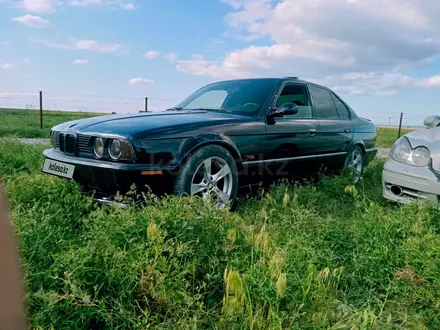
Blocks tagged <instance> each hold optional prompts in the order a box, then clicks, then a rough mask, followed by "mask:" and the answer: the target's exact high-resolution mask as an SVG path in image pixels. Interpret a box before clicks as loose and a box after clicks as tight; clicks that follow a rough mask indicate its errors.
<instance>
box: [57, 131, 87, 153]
mask: <svg viewBox="0 0 440 330" xmlns="http://www.w3.org/2000/svg"><path fill="white" fill-rule="evenodd" d="M53 134H54V135H55V146H54V148H55V149H56V150H58V151H60V152H63V153H65V154H68V155H76V156H91V155H92V150H91V148H90V139H91V136H89V135H83V134H76V133H65V132H53Z"/></svg>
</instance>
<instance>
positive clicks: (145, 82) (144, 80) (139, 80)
mask: <svg viewBox="0 0 440 330" xmlns="http://www.w3.org/2000/svg"><path fill="white" fill-rule="evenodd" d="M128 84H129V85H152V84H154V80H151V79H147V78H132V79H130V80H129V81H128Z"/></svg>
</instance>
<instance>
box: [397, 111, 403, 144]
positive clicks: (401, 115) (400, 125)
mask: <svg viewBox="0 0 440 330" xmlns="http://www.w3.org/2000/svg"><path fill="white" fill-rule="evenodd" d="M402 117H403V112H401V113H400V122H399V133H398V134H397V138H400V131H401V130H402Z"/></svg>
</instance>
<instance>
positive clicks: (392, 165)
mask: <svg viewBox="0 0 440 330" xmlns="http://www.w3.org/2000/svg"><path fill="white" fill-rule="evenodd" d="M439 179H440V178H439V177H437V176H436V175H435V174H434V173H433V172H432V171H431V170H430V169H429V168H427V167H415V166H410V165H406V164H402V163H399V162H396V161H395V160H394V159H392V158H389V159H388V160H387V162H386V163H385V165H384V169H383V172H382V191H383V197H384V198H386V199H388V200H391V201H394V202H398V203H403V204H408V203H410V202H411V201H413V200H421V201H429V202H433V203H435V204H438V203H439V198H440V181H439Z"/></svg>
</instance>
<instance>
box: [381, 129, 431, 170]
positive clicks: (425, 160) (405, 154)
mask: <svg viewBox="0 0 440 330" xmlns="http://www.w3.org/2000/svg"><path fill="white" fill-rule="evenodd" d="M390 154H391V157H392V158H393V159H394V160H395V161H398V162H400V163H404V164H407V165H412V166H419V167H425V166H428V165H429V162H430V161H431V153H430V151H429V149H428V148H426V147H422V146H421V147H417V148H414V149H413V148H412V147H411V144H410V143H409V141H408V139H407V138H406V137H404V136H402V137H401V138H400V139H398V140H397V141H396V142H395V143H394V144H393V147H392V148H391V152H390Z"/></svg>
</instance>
